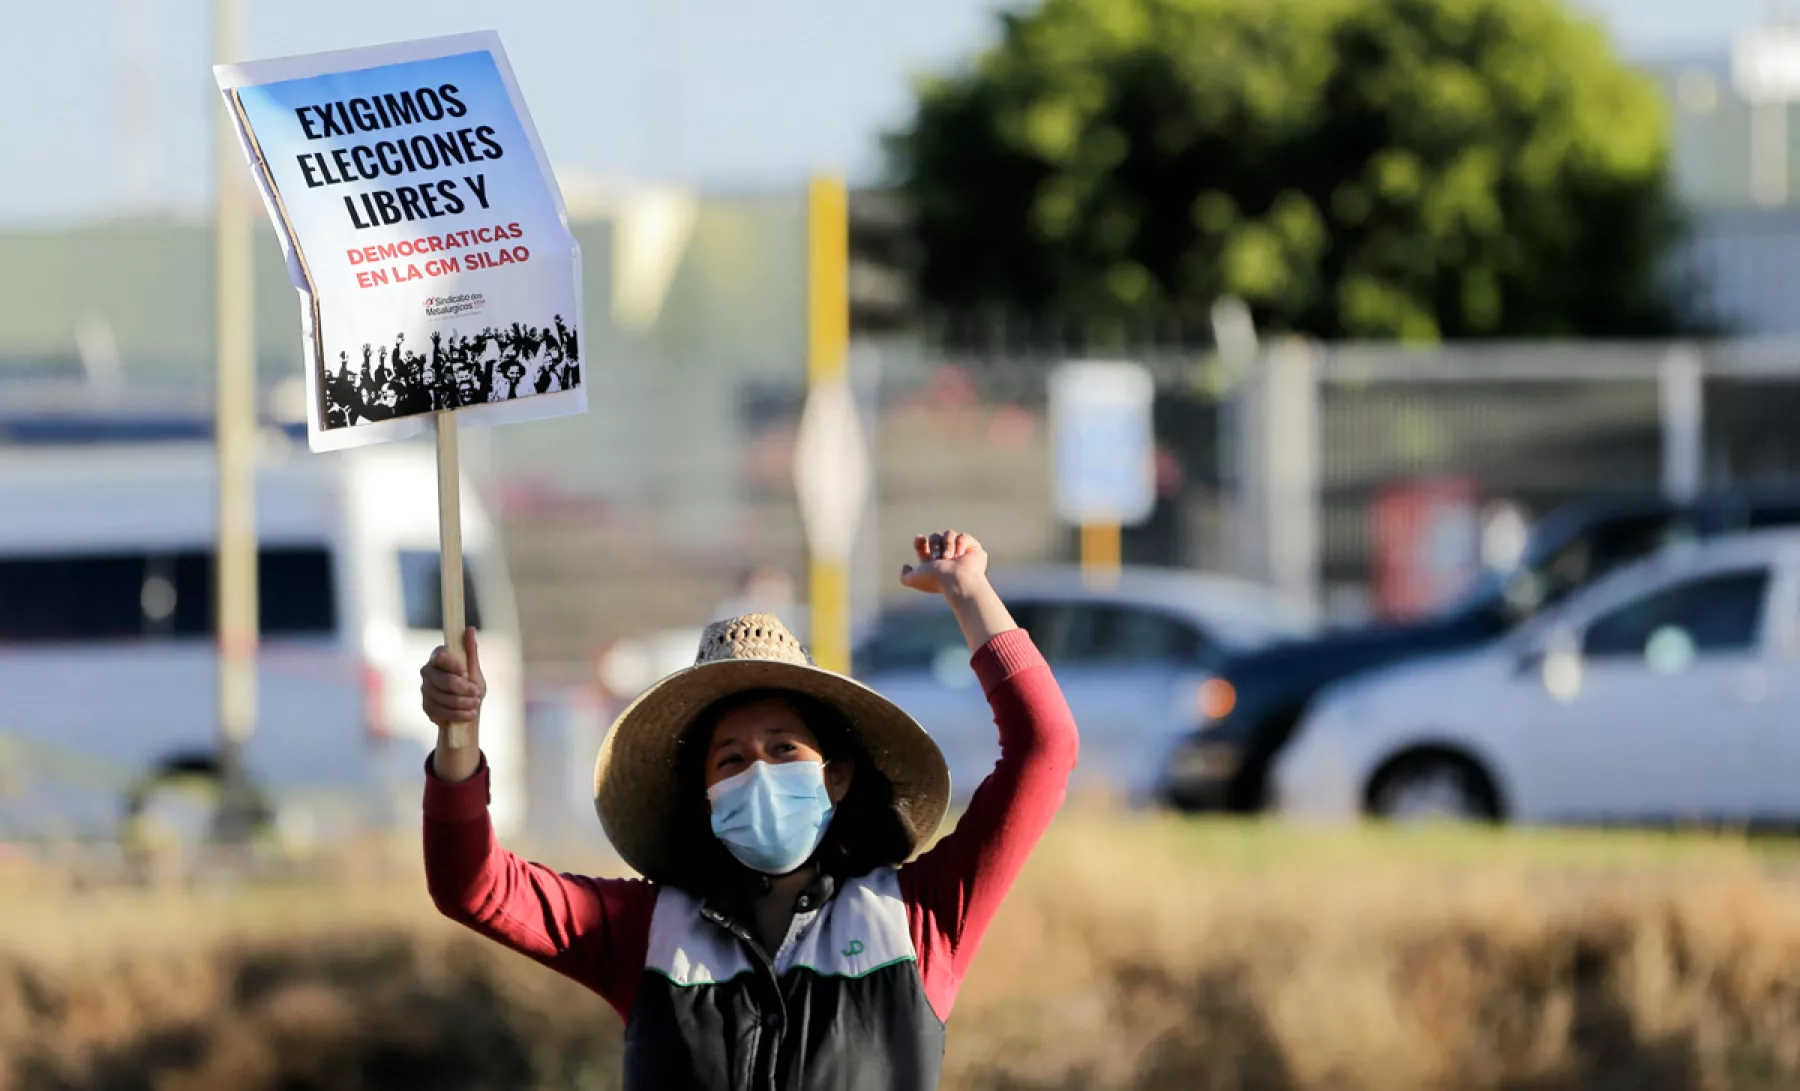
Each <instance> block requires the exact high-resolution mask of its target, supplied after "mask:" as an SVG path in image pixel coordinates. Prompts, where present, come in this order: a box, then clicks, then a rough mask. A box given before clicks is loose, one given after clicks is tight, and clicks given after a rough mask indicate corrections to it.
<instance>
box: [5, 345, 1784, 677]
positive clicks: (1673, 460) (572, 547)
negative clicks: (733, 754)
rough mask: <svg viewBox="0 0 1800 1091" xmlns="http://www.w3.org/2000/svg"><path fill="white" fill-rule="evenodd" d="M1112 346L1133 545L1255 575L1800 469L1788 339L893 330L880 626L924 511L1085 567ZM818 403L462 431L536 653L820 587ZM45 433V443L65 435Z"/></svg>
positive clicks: (726, 404)
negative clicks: (1228, 360) (1082, 555)
mask: <svg viewBox="0 0 1800 1091" xmlns="http://www.w3.org/2000/svg"><path fill="white" fill-rule="evenodd" d="M1096 357H1099V358H1110V359H1124V360H1135V361H1138V362H1140V363H1143V364H1145V365H1146V366H1148V367H1149V369H1150V370H1151V372H1152V374H1153V375H1154V376H1155V378H1156V381H1157V387H1158V397H1157V401H1156V407H1155V428H1156V433H1157V436H1156V438H1157V449H1158V454H1157V484H1158V497H1159V499H1158V504H1157V507H1156V509H1155V512H1154V514H1153V515H1152V517H1151V518H1150V519H1149V520H1148V521H1147V522H1146V523H1144V524H1143V525H1141V526H1135V527H1128V528H1126V530H1125V533H1124V541H1123V546H1124V557H1125V560H1126V561H1127V563H1132V564H1150V565H1169V566H1177V567H1185V568H1199V569H1208V570H1214V571H1225V572H1234V573H1238V574H1242V575H1245V576H1249V577H1251V578H1256V579H1261V580H1267V581H1270V582H1274V583H1276V584H1277V585H1279V586H1283V587H1285V588H1287V589H1289V590H1290V591H1292V592H1293V593H1295V594H1297V595H1302V596H1306V597H1310V598H1312V599H1314V600H1315V602H1318V603H1321V604H1324V605H1326V606H1328V607H1329V606H1332V605H1334V604H1337V605H1342V604H1348V606H1349V607H1351V608H1359V607H1363V606H1367V605H1368V604H1369V602H1370V598H1371V594H1372V592H1373V591H1375V590H1376V584H1377V583H1378V580H1379V577H1380V571H1381V565H1382V563H1383V557H1384V552H1383V551H1384V549H1386V548H1387V546H1386V544H1385V543H1384V534H1385V533H1386V532H1385V531H1384V529H1383V526H1384V524H1383V523H1382V518H1383V515H1382V512H1383V511H1384V510H1385V507H1384V505H1386V504H1387V503H1388V502H1389V500H1390V499H1391V498H1392V497H1393V496H1394V495H1395V494H1396V493H1397V492H1399V493H1404V492H1405V491H1406V490H1407V489H1409V488H1425V487H1433V486H1436V485H1441V484H1443V483H1445V482H1450V483H1454V484H1455V485H1456V487H1457V488H1458V489H1459V490H1461V491H1460V493H1459V494H1458V495H1460V496H1462V497H1463V498H1464V499H1466V500H1467V501H1468V502H1469V503H1471V504H1473V505H1474V506H1476V507H1480V506H1482V505H1485V504H1488V503H1490V502H1493V501H1509V502H1511V503H1512V504H1516V505H1517V506H1518V507H1519V508H1521V509H1523V511H1524V512H1525V513H1526V514H1527V515H1528V516H1535V515H1541V514H1543V513H1544V512H1546V511H1547V510H1549V509H1550V508H1552V507H1554V506H1555V505H1557V504H1559V503H1562V502H1564V501H1566V500H1570V499H1574V498H1577V497H1582V496H1590V495H1593V494H1596V493H1605V492H1618V491H1637V492H1650V491H1655V490H1659V489H1660V490H1674V491H1686V490H1691V489H1693V488H1698V487H1720V486H1730V485H1741V484H1746V483H1753V482H1764V481H1770V480H1777V479H1781V478H1785V477H1789V476H1793V475H1795V474H1797V473H1800V431H1797V430H1796V429H1795V428H1794V426H1793V423H1792V422H1794V421H1795V420H1796V419H1800V343H1796V342H1726V343H1719V344H1712V345H1705V346H1697V347H1691V348H1689V347H1684V346H1678V345H1667V344H1641V345H1605V344H1530V345H1502V346H1484V347H1467V346H1463V347H1444V348H1429V349H1403V348H1397V347H1388V346H1323V347H1321V346H1309V345H1303V344H1301V345H1281V344H1270V345H1266V346H1264V348H1263V349H1262V351H1261V352H1259V353H1258V354H1257V356H1256V358H1255V359H1253V360H1247V361H1243V362H1240V363H1239V364H1237V365H1236V366H1235V367H1227V366H1226V365H1225V363H1224V362H1222V361H1221V359H1220V358H1219V356H1218V354H1217V353H1215V351H1214V350H1213V348H1212V346H1211V345H1210V344H1206V343H1201V344H1196V345H1194V346H1192V347H1169V346H1168V345H1166V344H1164V345H1159V346H1154V347H1150V348H1137V349H1119V348H1098V347H1094V346H1091V345H1081V344H1070V343H1068V342H1066V341H1061V340H1058V339H1057V338H1053V337H1035V338H1025V337H1017V338H1015V339H1014V341H1013V343H1011V344H1010V345H1009V344H1007V343H1005V341H1004V339H998V340H996V341H995V342H993V343H987V344H983V343H980V342H977V341H974V340H972V339H970V338H967V337H963V338H959V339H956V340H955V341H954V342H950V341H945V342H938V341H935V340H934V339H932V338H929V337H921V336H917V335H905V336H893V337H890V338H886V339H883V340H879V341H876V340H868V341H863V342H860V343H858V344H857V345H856V346H854V348H853V352H852V374H853V378H854V385H855V387H856V389H857V391H858V397H859V402H860V405H861V408H862V413H863V424H864V429H865V433H866V435H867V439H868V442H869V446H870V451H871V455H872V458H871V463H872V466H873V468H874V482H873V485H872V489H871V498H870V503H869V504H868V506H867V508H866V510H865V512H864V515H863V528H862V533H861V536H860V545H859V550H858V554H859V555H858V559H857V561H856V563H855V566H854V571H853V582H854V587H855V596H854V597H855V605H856V609H857V612H858V614H859V615H860V616H861V617H863V618H867V617H868V616H869V615H870V613H871V612H872V611H873V610H874V609H876V608H877V606H878V605H879V603H880V601H881V600H882V598H883V597H884V596H885V595H886V594H887V593H889V592H891V590H892V589H893V587H894V582H895V581H894V579H893V576H894V573H895V572H896V571H897V570H898V569H899V567H900V565H901V564H902V563H904V561H905V560H906V550H907V548H908V541H909V536H910V535H911V534H912V533H914V532H915V531H919V530H927V529H931V528H934V527H941V526H946V525H955V526H965V527H968V528H970V529H971V530H974V531H976V532H978V533H980V534H981V535H982V537H983V538H984V540H985V541H986V542H987V543H988V544H989V546H990V547H991V549H992V550H993V553H994V554H995V556H996V558H997V560H998V561H999V562H1000V563H1008V564H1022V563H1034V562H1046V561H1050V562H1068V561H1073V560H1074V559H1075V556H1076V551H1077V540H1078V539H1077V535H1076V533H1075V530H1074V528H1071V527H1067V526H1065V525H1062V524H1061V523H1060V522H1059V521H1058V519H1057V517H1056V514H1055V508H1054V504H1053V496H1052V476H1051V453H1050V452H1051V444H1050V437H1049V436H1048V434H1047V432H1048V423H1047V414H1046V404H1045V403H1046V391H1047V377H1048V375H1049V372H1050V370H1051V369H1052V368H1053V367H1054V366H1055V365H1056V364H1057V363H1059V362H1062V361H1064V360H1067V359H1072V358H1096ZM708 359H711V357H710V356H709V357H708ZM746 360H748V361H749V362H748V363H746V362H745V361H746ZM9 389H15V390H16V389H18V388H9ZM128 393H129V394H130V397H124V396H118V397H115V398H114V401H113V404H117V405H122V406H135V407H138V408H139V409H140V410H141V409H144V408H146V407H153V408H154V410H155V412H156V413H157V414H164V415H168V416H178V415H179V410H180V406H181V404H191V406H192V408H194V409H195V410H196V411H197V412H198V413H199V414H201V415H202V416H203V415H204V412H205V409H206V400H207V398H206V395H207V391H206V390H205V389H204V388H203V387H189V388H185V393H182V392H171V391H170V390H163V389H158V390H135V389H134V390H133V391H130V392H128ZM804 395H805V389H804V382H803V378H802V368H801V366H800V362H799V361H798V360H794V361H792V362H788V361H785V360H781V359H775V358H773V357H771V358H768V359H762V358H760V357H757V356H756V354H755V353H747V354H744V355H742V356H741V357H740V358H738V359H737V360H734V361H733V362H732V363H731V364H730V365H726V364H723V363H719V364H718V366H709V365H707V364H706V362H705V361H704V360H700V359H688V358H687V357H686V356H685V355H683V354H679V353H677V354H661V355H660V356H658V357H657V358H654V359H642V360H632V361H628V362H621V363H614V364H610V365H609V366H603V367H602V368H600V369H599V370H597V372H596V373H595V376H594V382H593V387H592V397H593V403H594V410H593V411H592V412H590V413H589V414H588V415H586V416H584V417H576V418H568V419H563V420H557V421H549V422H543V423H539V424H533V425H530V426H527V427H509V428H502V429H493V430H477V431H473V432H471V433H469V436H468V438H467V439H466V440H465V459H466V462H467V465H468V469H469V472H470V474H471V476H472V478H473V479H474V481H475V484H476V485H477V487H478V489H479V491H480V492H481V493H482V495H483V496H484V498H485V499H486V500H487V502H488V504H489V506H490V507H491V508H493V509H494V511H495V513H496V515H497V516H498V519H499V522H500V524H501V526H502V528H503V531H504V534H505V542H506V549H507V553H508V557H509V561H510V564H511V567H512V570H513V577H514V581H515V583H516V585H517V589H518V596H519V600H520V605H521V612H522V615H523V617H522V620H523V622H524V627H525V634H526V652H527V656H528V659H529V661H530V662H531V663H532V664H533V667H534V669H536V670H537V671H538V672H539V673H541V674H545V675H546V676H548V677H563V678H567V677H570V676H572V675H574V674H579V673H583V672H587V671H589V670H591V665H592V663H593V660H594V656H595V655H596V654H597V653H598V652H599V651H600V649H602V648H603V647H604V646H605V645H606V644H607V643H608V642H610V641H612V640H614V639H617V638H620V637H625V636H632V635H638V634H642V633H646V632H651V631H656V630H664V629H675V628H685V627H690V626H695V625H698V624H701V623H702V622H704V621H705V620H706V618H707V615H708V614H709V613H710V612H711V611H712V610H713V609H714V607H715V606H716V605H717V604H718V603H720V602H721V601H723V600H725V599H727V598H728V597H730V596H732V595H733V594H734V593H735V592H737V591H738V590H739V588H740V584H741V583H742V581H743V579H744V578H745V576H746V574H747V573H748V572H750V571H751V570H753V569H756V568H760V567H764V566H771V565H773V566H777V567H780V568H783V569H785V570H786V571H787V572H788V573H789V574H790V575H791V576H792V577H793V579H794V581H795V582H796V584H797V585H798V584H800V583H801V580H802V578H803V575H804V571H805V542H804V537H803V534H802V531H801V525H800V519H799V515H798V510H797V507H796V504H795V501H794V497H793V488H792V471H793V463H792V458H793V440H794V433H795V427H796V425H797V423H798V420H799V415H800V410H801V406H802V404H803V400H804ZM37 396H38V395H34V397H37ZM184 398H185V399H186V402H185V403H184V401H183V399H184ZM26 401H27V399H23V398H21V397H13V396H12V395H11V394H9V395H8V407H9V412H11V413H12V414H13V415H14V416H15V417H21V416H22V417H29V412H28V411H27V409H26V408H23V407H25V404H26ZM76 401H77V402H80V401H81V399H79V398H77V399H76ZM67 402H68V399H66V398H65V399H63V400H62V402H57V400H56V399H54V398H48V399H47V400H45V401H44V403H43V404H45V405H57V404H67ZM50 416H54V414H50ZM37 427H38V428H39V433H38V434H36V435H34V436H33V437H32V438H33V441H35V442H43V441H46V439H50V440H54V439H55V428H54V427H51V428H50V429H49V431H48V432H47V433H46V432H44V431H43V428H44V426H43V425H42V423H41V421H40V424H39V425H38V426H37ZM13 438H14V440H15V441H17V439H18V437H17V436H15V437H13ZM150 438H155V437H150ZM802 589H803V588H802Z"/></svg>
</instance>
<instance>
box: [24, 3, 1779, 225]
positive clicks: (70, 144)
mask: <svg viewBox="0 0 1800 1091" xmlns="http://www.w3.org/2000/svg"><path fill="white" fill-rule="evenodd" d="M245 2H246V3H247V4H248V7H249V12H250V14H249V39H250V40H249V53H250V55H251V56H252V57H269V56H279V55H284V54H291V53H308V52H313V51H316V50H323V49H338V48H345V47H349V46H357V45H368V44H373V43H377V42H383V41H394V40H400V39H405V38H417V37H425V36H428V35H434V34H447V33H453V32H458V31H465V30H480V29H489V28H491V29H495V30H498V31H499V32H500V34H501V37H502V39H503V40H504V41H505V43H506V47H507V51H508V53H509V55H510V56H511V58H512V63H513V67H514V69H515V71H516V72H517V73H518V77H519V82H520V84H521V86H522V88H523V90H524V92H525V97H526V99H527V101H528V102H529V103H530V105H531V109H532V113H533V116H534V117H535V119H536V121H537V125H538V129H539V132H540V134H541V135H542V137H543V140H544V144H545V147H546V149H547V150H548V152H549V154H550V157H551V159H552V161H553V162H554V163H556V164H557V166H558V168H559V169H564V168H569V169H574V170H580V171H583V172H588V173H592V174H595V175H600V176H610V177H617V178H624V179H644V178H673V179H678V180H681V181H685V182H691V183H696V184H701V185H706V186H710V187H715V188H727V189H768V188H773V187H776V186H785V185H791V184H794V183H795V182H797V181H798V180H799V179H800V178H802V177H804V176H805V174H806V173H807V172H808V171H809V170H811V169H817V168H831V169H838V170H843V171H846V172H848V173H849V174H850V175H851V176H852V177H853V178H868V177H872V176H873V175H874V173H875V172H876V170H877V168H878V166H879V163H880V159H879V153H878V148H877V144H876V138H877V136H878V134H879V133H880V132H881V131H882V130H883V129H886V128H889V127H891V126H893V125H894V124H896V123H898V122H900V121H902V120H903V119H904V118H905V117H906V116H907V112H908V104H909V94H910V81H911V78H912V77H913V75H915V74H917V73H920V72H928V71H933V70H940V69H944V68H948V67H954V66H955V65H957V64H958V63H959V62H960V61H961V60H963V59H964V58H966V57H968V56H969V55H971V54H972V53H974V52H975V51H977V50H979V49H980V48H981V47H982V46H983V45H985V44H986V43H987V42H988V41H989V40H990V38H991V35H992V33H993V18H992V14H991V13H992V12H993V11H994V10H995V9H996V8H998V7H1000V6H1002V5H1001V3H999V2H998V0H904V2H895V0H755V2H745V0H586V2H575V0H511V2H510V3H507V4H504V5H502V4H500V3H497V2H496V0H429V2H427V0H304V2H295V0H245ZM1581 6H1583V7H1585V8H1587V9H1589V10H1591V11H1593V12H1595V13H1596V14H1597V15H1598V16H1599V17H1600V18H1602V19H1603V20H1604V21H1605V22H1606V23H1607V25H1608V26H1609V27H1610V28H1611V29H1612V31H1613V33H1614V35H1615V37H1616V38H1617V40H1618V41H1619V43H1620V47H1621V49H1622V50H1624V51H1625V52H1626V53H1627V54H1628V55H1632V56H1636V57H1659V56H1667V55H1671V54H1676V55H1690V54H1705V53H1713V54H1717V53H1722V52H1723V51H1724V50H1725V49H1726V48H1728V46H1729V43H1730V40H1731V37H1732V35H1733V34H1734V33H1735V32H1736V31H1738V30H1739V29H1741V28H1743V27H1746V26H1749V25H1751V24H1753V23H1754V22H1756V21H1758V20H1759V19H1760V18H1761V17H1762V16H1763V13H1764V12H1765V11H1766V10H1767V9H1768V7H1769V6H1770V2H1769V0H1582V2H1581ZM209 11H210V4H209V3H208V2H207V0H59V2H57V3H53V4H46V3H34V2H32V0H0V37H4V38H5V39H6V40H7V41H8V44H9V45H13V46H14V47H15V48H13V49H11V50H9V52H8V63H7V64H5V65H0V101H4V102H5V103H7V104H8V106H7V108H6V109H4V110H0V126H3V127H4V128H3V129H0V141H3V143H0V146H3V147H5V148H6V154H5V156H4V159H0V225H4V226H20V225H33V224H43V225H49V224H56V223H67V222H71V221H80V220H90V219H96V218H106V217H112V216H118V215H129V214H134V213H136V214H142V213H155V212H165V211H192V210H194V209H198V208H203V205H204V201H205V200H206V195H207V193H208V191H209V180H210V177H211V142H210V129H209V121H210V115H209V114H208V111H209V110H210V109H212V107H213V96H214V92H213V90H212V82H211V73H210V70H209V67H208V65H209V63H210V46H209V44H208V33H209ZM19 46H23V48H19ZM21 103H29V104H31V108H30V109H23V108H21V106H20V104H21Z"/></svg>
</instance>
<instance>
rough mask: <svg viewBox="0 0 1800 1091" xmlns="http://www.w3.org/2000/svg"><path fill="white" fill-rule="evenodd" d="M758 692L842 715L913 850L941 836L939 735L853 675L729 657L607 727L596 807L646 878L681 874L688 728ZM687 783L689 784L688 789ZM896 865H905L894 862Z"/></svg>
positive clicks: (943, 790) (943, 779)
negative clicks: (782, 693)
mask: <svg viewBox="0 0 1800 1091" xmlns="http://www.w3.org/2000/svg"><path fill="white" fill-rule="evenodd" d="M754 689H784V690H792V691H794V692H797V693H803V694H806V695H808V696H811V697H815V698H817V699H819V700H821V701H824V702H825V703H826V704H829V705H831V706H832V707H833V708H835V709H837V710H838V711H839V712H841V713H842V714H843V715H844V717H845V718H846V719H847V720H848V721H849V722H850V726H851V728H852V730H854V731H855V732H856V735H857V738H858V740H859V741H860V742H861V744H862V747H863V749H864V751H865V752H867V754H868V756H869V760H870V761H871V762H872V763H873V764H874V766H875V768H876V769H877V770H878V771H879V772H880V773H881V774H882V775H884V776H885V777H887V779H888V781H889V782H890V783H891V784H892V785H893V789H894V806H895V808H896V809H897V810H898V812H899V814H900V818H901V820H902V821H903V822H904V823H905V824H906V827H907V829H908V831H909V832H910V833H911V835H912V844H911V846H910V848H909V850H908V855H909V856H910V855H911V854H912V853H914V852H917V851H918V849H919V846H920V845H922V844H924V843H925V842H926V841H928V840H930V839H931V837H932V836H933V835H934V834H936V833H937V830H938V826H939V825H940V824H941V823H942V822H943V820H944V813H945V811H946V810H947V809H948V808H949V805H950V767H949V766H948V765H947V764H946V763H945V761H944V755H943V753H942V752H941V751H940V750H939V749H938V746H937V744H936V743H935V742H933V741H932V739H931V736H930V735H928V734H926V732H925V729H924V728H923V727H920V726H919V724H918V722H917V721H916V720H914V719H913V718H912V717H911V716H909V715H907V714H906V712H904V711H903V710H902V709H901V708H900V707H899V706H898V705H896V704H894V703H893V702H892V701H890V700H888V699H887V698H886V697H883V696H882V695H881V694H879V693H876V692H875V691H874V690H872V689H870V688H869V687H867V686H865V685H863V684H862V683H860V682H857V681H855V680H854V679H850V678H846V677H844V676H843V675H840V674H835V673H833V672H831V671H827V670H823V669H821V668H818V667H808V666H801V665H799V664H797V663H783V662H779V661H776V660H768V659H726V660H719V661H715V662H711V663H702V664H699V665H696V666H692V667H688V668H686V669H684V670H680V671H677V672H675V673H674V674H671V675H669V676H668V677H667V678H664V679H663V680H662V681H660V682H658V683H656V684H655V685H654V686H652V687H650V688H649V689H648V690H646V691H644V693H643V694H642V695H640V696H639V697H638V698H637V700H635V701H633V702H632V703H631V704H630V706H629V707H627V708H626V709H625V711H624V712H622V713H620V714H619V718H618V719H617V720H615V721H614V722H613V726H612V730H611V731H609V732H607V735H606V740H605V742H603V743H602V744H601V746H600V756H599V757H598V759H596V760H595V762H594V809H595V810H596V811H597V812H598V813H599V815H600V824H601V826H602V827H603V828H604V829H605V830H606V836H607V838H608V839H609V840H610V841H611V842H612V845H613V848H614V849H615V850H616V851H617V852H618V853H619V855H620V856H621V857H622V858H623V859H624V860H625V862H626V863H627V864H630V865H631V866H632V867H633V868H634V869H636V870H637V872H638V874H640V875H643V876H644V877H645V878H647V879H653V880H657V881H667V880H668V878H669V877H670V876H672V875H675V874H677V873H678V871H679V865H680V860H681V853H682V846H681V845H680V844H679V843H678V841H679V833H680V831H681V830H683V829H684V828H687V826H686V824H685V823H683V822H681V821H680V820H679V819H680V811H681V808H682V807H683V806H695V805H696V802H695V801H696V799H697V791H698V789H697V787H696V786H684V785H682V784H681V783H680V779H681V778H680V772H681V770H680V761H679V754H678V752H679V749H680V741H681V736H682V734H683V733H684V732H685V731H686V730H687V729H688V727H689V726H690V725H692V724H693V722H694V719H695V717H697V716H699V715H700V713H702V712H704V711H705V710H706V709H707V708H708V707H709V706H710V705H712V704H713V703H714V702H715V701H719V700H721V699H723V698H726V697H730V696H732V695H734V694H738V693H744V692H746V691H749V690H754ZM684 788H685V789H686V790H684ZM896 862H898V861H896Z"/></svg>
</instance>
